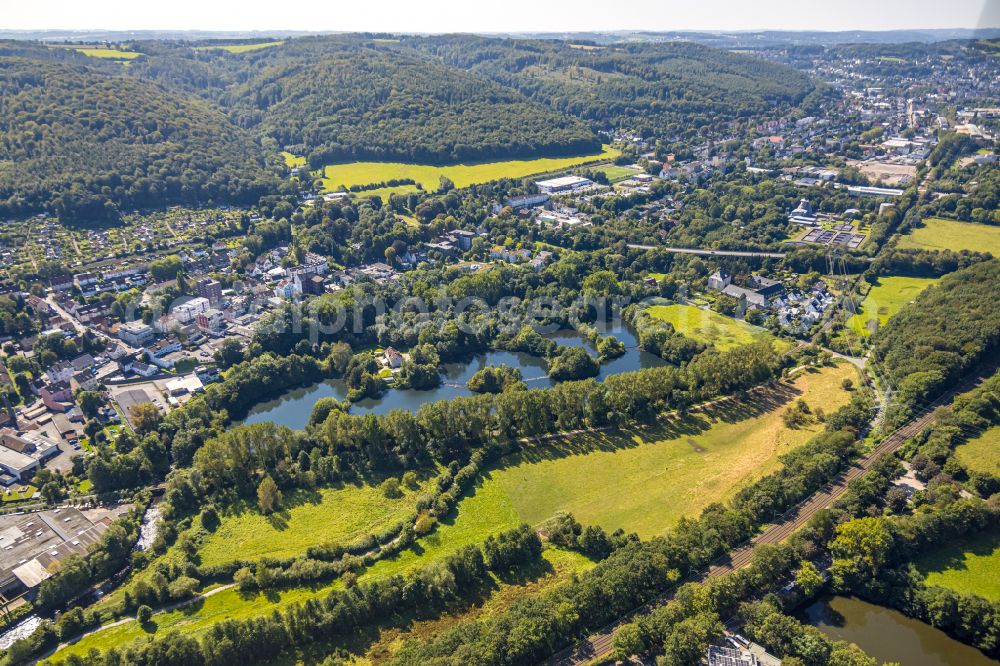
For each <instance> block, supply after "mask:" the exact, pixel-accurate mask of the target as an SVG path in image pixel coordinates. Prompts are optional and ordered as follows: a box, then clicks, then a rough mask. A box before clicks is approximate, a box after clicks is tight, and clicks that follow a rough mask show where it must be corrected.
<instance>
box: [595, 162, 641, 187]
mask: <svg viewBox="0 0 1000 666" xmlns="http://www.w3.org/2000/svg"><path fill="white" fill-rule="evenodd" d="M596 170H597V171H603V172H604V175H605V176H607V177H608V180H610V181H611V182H612V183H617V182H618V181H620V180H625V179H626V178H631V177H632V176H634V175H636V174H637V173H642V172H641V171H638V170H636V169H632V168H630V167H627V166H618V165H617V164H612V165H610V166H606V167H601V168H600V169H596Z"/></svg>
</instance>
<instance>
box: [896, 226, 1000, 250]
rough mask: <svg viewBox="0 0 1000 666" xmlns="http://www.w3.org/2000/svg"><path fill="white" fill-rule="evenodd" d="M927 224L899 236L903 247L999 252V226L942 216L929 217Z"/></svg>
mask: <svg viewBox="0 0 1000 666" xmlns="http://www.w3.org/2000/svg"><path fill="white" fill-rule="evenodd" d="M923 222H924V226H922V227H920V228H919V229H914V230H913V231H911V232H910V233H908V234H906V235H905V236H903V237H901V238H900V239H899V246H898V247H900V248H903V249H919V250H954V251H956V252H958V251H961V250H974V251H976V252H989V253H990V254H992V255H993V256H1000V227H994V226H990V225H988V224H977V223H975V222H959V221H958V220H948V219H945V218H943V217H930V218H927V219H926V220H924V221H923Z"/></svg>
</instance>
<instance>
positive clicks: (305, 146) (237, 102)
mask: <svg viewBox="0 0 1000 666" xmlns="http://www.w3.org/2000/svg"><path fill="white" fill-rule="evenodd" d="M330 46H331V45H327V44H322V45H314V44H312V43H311V40H306V43H305V44H304V45H296V44H291V45H289V47H288V48H287V49H280V50H277V52H276V53H274V54H272V57H271V59H270V61H269V62H267V66H266V67H264V68H263V69H262V70H261V71H259V72H257V73H256V74H255V76H254V77H253V78H251V79H250V80H249V81H248V82H247V83H246V84H244V85H241V86H239V87H237V88H236V89H234V90H233V91H232V93H231V95H230V97H229V99H228V102H229V103H230V104H231V109H232V115H233V117H234V118H235V119H236V121H237V122H238V123H239V124H241V125H243V126H246V127H251V128H258V129H259V130H260V131H261V132H262V133H263V134H264V135H266V136H269V137H272V138H274V139H275V140H277V142H278V143H279V144H280V145H282V146H285V147H289V148H291V149H292V151H293V152H300V153H306V154H308V155H309V159H310V162H311V163H312V164H313V165H314V166H317V167H318V166H322V165H323V164H327V163H330V162H336V161H348V160H352V159H358V158H365V159H402V160H410V161H416V162H422V163H427V162H433V163H453V162H458V161H462V160H477V159H488V158H498V157H532V156H539V155H564V154H581V153H584V152H588V151H591V152H596V151H598V150H600V142H599V141H598V139H597V137H596V136H595V135H594V134H593V133H592V132H591V131H590V130H589V129H588V128H587V126H586V125H585V124H584V123H583V122H581V121H580V120H577V119H575V118H570V117H569V116H566V115H563V114H561V113H558V112H555V111H552V110H550V109H548V108H546V107H544V106H542V105H540V104H537V103H535V102H531V101H529V100H528V99H526V98H525V97H524V96H523V95H521V94H520V93H518V92H516V91H514V90H511V89H510V88H505V87H503V86H500V85H497V84H495V83H493V82H491V81H488V80H486V79H482V78H479V77H476V76H473V75H471V74H468V73H466V72H464V71H461V70H460V69H458V68H455V67H450V66H447V65H444V64H442V63H439V62H436V61H433V60H429V59H427V58H419V57H414V56H411V55H408V54H401V53H397V52H393V51H385V50H378V49H374V48H370V47H366V46H361V45H355V46H354V47H353V48H350V49H348V48H343V47H340V48H330Z"/></svg>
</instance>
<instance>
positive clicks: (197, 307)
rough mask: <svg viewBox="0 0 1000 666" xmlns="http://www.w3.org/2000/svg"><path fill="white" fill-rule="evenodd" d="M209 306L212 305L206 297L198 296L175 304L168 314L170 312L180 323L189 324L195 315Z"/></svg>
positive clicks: (206, 309)
mask: <svg viewBox="0 0 1000 666" xmlns="http://www.w3.org/2000/svg"><path fill="white" fill-rule="evenodd" d="M210 307H212V304H211V303H210V302H209V300H208V299H207V298H205V297H203V296H198V297H196V298H192V299H190V300H188V301H185V302H184V303H181V304H180V305H175V306H174V307H173V309H172V310H171V311H170V314H172V315H173V316H174V319H176V320H177V321H179V322H180V323H182V324H190V323H191V322H193V321H194V320H195V317H197V316H198V315H200V314H201V313H203V312H207V311H208V309H209V308H210Z"/></svg>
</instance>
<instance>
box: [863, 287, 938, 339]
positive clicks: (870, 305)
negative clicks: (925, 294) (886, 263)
mask: <svg viewBox="0 0 1000 666" xmlns="http://www.w3.org/2000/svg"><path fill="white" fill-rule="evenodd" d="M936 281H937V280H936V278H919V277H897V276H889V277H880V278H878V284H876V285H874V286H872V288H871V290H869V292H868V296H866V297H865V300H864V301H862V303H861V311H860V312H858V314H856V315H854V316H853V317H851V318H850V319H849V320H848V322H847V325H848V326H849V327H850V328H851V329H852V330H853V331H854V332H855V333H857V334H858V335H860V336H862V337H864V336H867V335H868V334H869V328H868V327H869V324H868V322H875V321H877V322H878V325H879V326H882V325H883V324H885V322H886V321H888V319H889V317H891V316H892V315H894V314H896V313H897V312H899V311H900V309H901V308H902V307H903V306H904V305H906V304H907V303H909V302H910V301H912V300H913V299H914V298H916V297H917V296H918V295H919V294H920V292H922V291H923V290H924V289H926V288H927V287H929V286H931V285H932V284H934V283H935V282H936Z"/></svg>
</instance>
